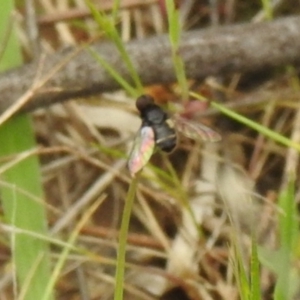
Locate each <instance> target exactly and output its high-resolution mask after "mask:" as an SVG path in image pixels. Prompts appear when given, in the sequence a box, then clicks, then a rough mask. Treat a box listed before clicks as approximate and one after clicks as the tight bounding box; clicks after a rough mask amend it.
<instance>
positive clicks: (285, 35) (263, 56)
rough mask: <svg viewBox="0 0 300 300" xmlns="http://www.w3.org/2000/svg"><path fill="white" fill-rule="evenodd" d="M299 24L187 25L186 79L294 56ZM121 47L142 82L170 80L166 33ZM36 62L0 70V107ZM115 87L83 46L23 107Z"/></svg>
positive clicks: (109, 50) (106, 50)
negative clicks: (194, 28)
mask: <svg viewBox="0 0 300 300" xmlns="http://www.w3.org/2000/svg"><path fill="white" fill-rule="evenodd" d="M299 28H300V17H287V18H282V19H278V20H275V21H273V22H265V23H259V24H242V25H233V26H224V27H222V28H221V27H218V28H214V29H211V28H210V29H204V30H199V31H191V32H186V33H184V34H183V35H182V39H181V46H180V49H179V52H180V55H181V56H182V59H183V61H184V63H185V68H186V74H187V76H188V78H191V79H197V80H199V79H204V78H205V77H207V76H210V75H213V76H216V75H225V74H232V73H234V72H254V71H260V70H265V69H269V68H274V67H278V66H283V65H287V64H293V63H299V62H300V30H299ZM93 48H94V50H95V51H97V52H98V53H99V54H100V55H101V56H102V57H103V59H104V60H105V61H106V62H107V63H109V64H110V65H111V66H112V67H113V68H114V69H115V70H116V71H118V72H119V73H120V74H121V76H122V77H123V78H124V79H125V80H127V81H129V82H132V80H131V78H130V75H129V72H128V70H127V68H126V66H125V64H124V62H123V60H122V58H121V56H120V54H119V53H118V51H117V49H116V47H115V46H114V45H112V44H111V43H98V44H95V45H94V46H93ZM126 49H127V51H128V53H129V55H130V56H131V59H132V62H133V65H134V67H135V68H136V70H137V72H138V74H139V76H140V78H141V80H142V82H143V83H144V84H145V85H149V84H155V83H171V82H174V81H175V80H176V78H175V72H174V66H173V63H172V58H171V55H170V54H171V48H170V43H169V37H168V36H167V35H162V36H156V37H153V38H147V39H141V40H135V41H132V42H129V43H127V44H126ZM72 51H74V49H73V48H72V49H69V50H68V49H67V50H63V51H60V52H57V53H56V54H54V55H52V56H49V57H48V58H47V59H46V61H45V64H44V66H43V72H44V73H43V75H45V74H47V73H48V72H49V70H50V69H51V68H53V65H56V64H57V63H58V62H60V61H63V60H64V58H65V56H66V55H68V54H69V53H70V52H72ZM36 68H37V63H32V64H28V65H26V66H23V67H21V68H18V69H15V70H12V71H10V72H6V73H3V74H1V76H0V91H1V99H0V112H3V111H4V110H5V109H7V107H9V106H10V105H12V103H14V102H15V101H16V99H18V98H19V97H21V95H22V94H24V92H26V91H27V90H28V89H29V88H30V87H31V86H32V81H33V78H34V76H35V72H36ZM119 88H120V86H119V84H118V83H117V82H116V81H115V80H114V79H113V78H112V77H111V76H109V74H108V73H107V71H106V70H104V69H103V68H102V67H101V66H100V65H99V64H97V62H95V59H94V58H93V57H92V56H91V54H90V51H89V50H88V49H83V50H82V51H79V53H78V55H77V56H76V57H74V58H73V59H72V60H70V61H69V62H68V63H67V64H65V66H64V68H61V69H60V71H59V72H58V73H56V74H55V76H53V77H52V78H50V80H48V82H47V84H46V85H45V86H44V89H39V92H38V93H36V94H35V95H34V96H33V97H32V99H31V101H30V103H28V104H27V105H26V107H25V108H26V109H27V110H28V109H33V108H36V107H41V106H46V105H50V104H53V103H55V102H61V101H64V100H68V99H76V98H80V97H87V96H90V95H95V94H97V93H102V92H108V91H112V90H116V89H119Z"/></svg>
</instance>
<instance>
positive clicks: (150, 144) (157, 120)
mask: <svg viewBox="0 0 300 300" xmlns="http://www.w3.org/2000/svg"><path fill="white" fill-rule="evenodd" d="M136 107H137V109H138V111H139V112H140V117H141V119H142V125H141V128H140V130H139V131H138V133H137V136H136V138H135V141H134V145H133V148H132V150H131V153H130V155H129V159H128V169H129V171H130V174H131V176H134V175H135V174H136V173H137V172H139V171H140V170H141V169H142V168H143V167H144V166H145V165H146V164H147V162H148V161H149V159H150V158H151V156H152V154H153V152H154V148H155V146H157V147H158V148H160V149H161V150H162V151H165V152H168V153H170V152H172V151H173V150H174V149H175V147H176V144H177V139H178V138H177V131H179V132H182V133H183V134H184V135H185V136H187V137H188V138H191V139H195V140H197V139H198V140H199V139H201V140H203V141H210V142H216V141H219V140H220V139H221V136H220V135H219V134H218V133H217V132H215V131H214V130H212V129H210V128H209V127H206V126H205V125H203V124H201V123H197V122H193V121H190V120H188V119H186V118H183V117H180V116H174V117H173V118H172V119H171V118H170V117H169V115H168V114H167V113H166V112H165V111H164V110H163V109H162V108H161V107H159V106H158V105H156V104H155V103H154V99H153V98H152V97H151V96H149V95H142V96H140V97H139V98H138V99H137V100H136ZM173 119H174V121H173Z"/></svg>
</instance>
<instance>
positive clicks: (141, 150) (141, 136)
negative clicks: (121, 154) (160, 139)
mask: <svg viewBox="0 0 300 300" xmlns="http://www.w3.org/2000/svg"><path fill="white" fill-rule="evenodd" d="M154 147H155V138H154V131H153V129H152V128H151V127H150V126H142V127H141V128H140V130H139V131H138V133H137V135H136V137H135V140H134V143H133V147H132V150H131V152H130V155H129V159H128V163H127V167H128V170H129V172H130V174H131V176H132V177H134V176H135V174H136V173H138V172H139V171H140V170H141V169H142V168H143V167H144V166H145V165H146V164H147V162H148V161H149V159H150V158H151V156H152V154H153V151H154Z"/></svg>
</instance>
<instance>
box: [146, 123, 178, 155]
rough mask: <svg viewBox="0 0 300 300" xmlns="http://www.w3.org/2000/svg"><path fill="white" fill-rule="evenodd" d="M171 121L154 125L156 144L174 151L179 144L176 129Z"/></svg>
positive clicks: (165, 149) (164, 149)
mask: <svg viewBox="0 0 300 300" xmlns="http://www.w3.org/2000/svg"><path fill="white" fill-rule="evenodd" d="M168 121H169V120H168ZM169 123H171V121H170V122H164V123H163V124H160V125H156V126H153V127H152V128H153V130H154V135H155V144H156V146H157V147H159V148H160V149H161V150H162V151H165V152H171V151H173V150H174V148H175V147H176V144H177V135H176V131H175V129H174V127H173V125H171V124H169Z"/></svg>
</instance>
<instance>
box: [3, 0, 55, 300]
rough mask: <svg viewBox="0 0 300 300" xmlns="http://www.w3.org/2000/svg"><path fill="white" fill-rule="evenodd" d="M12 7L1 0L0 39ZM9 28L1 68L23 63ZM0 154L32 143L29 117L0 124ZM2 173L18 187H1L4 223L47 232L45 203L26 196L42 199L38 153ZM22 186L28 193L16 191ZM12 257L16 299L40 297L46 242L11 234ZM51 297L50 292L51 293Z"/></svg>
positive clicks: (47, 261)
mask: <svg viewBox="0 0 300 300" xmlns="http://www.w3.org/2000/svg"><path fill="white" fill-rule="evenodd" d="M13 8H14V2H13V1H8V0H7V1H3V2H2V3H1V10H0V31H1V32H0V36H1V38H0V40H1V41H3V36H4V35H5V31H6V30H7V28H8V27H9V25H8V24H11V22H10V21H9V18H10V16H11V12H12V11H13ZM13 34H14V31H13V30H12V31H11V35H10V38H9V40H8V43H7V45H5V47H6V48H5V50H4V52H3V55H2V57H1V64H0V66H1V71H3V70H5V69H8V68H12V67H15V66H17V65H19V64H21V63H22V58H21V51H20V48H19V45H18V41H17V39H16V38H15V36H14V35H13ZM0 140H1V146H0V157H4V156H7V155H11V154H16V153H20V152H22V151H25V150H28V149H31V148H33V147H35V140H34V133H33V130H32V126H31V122H30V117H29V116H27V115H22V116H17V117H14V118H13V119H11V120H9V121H8V122H6V123H5V124H3V125H2V126H0ZM0 175H1V180H3V181H5V182H7V183H9V184H11V185H13V186H16V187H17V189H13V188H3V187H2V189H1V199H2V205H3V210H4V215H5V220H6V222H7V223H9V224H11V225H12V226H13V227H16V228H20V229H25V230H28V231H31V232H35V233H38V234H41V235H47V226H46V212H45V207H44V206H43V205H41V204H40V203H38V202H36V201H33V199H32V198H31V197H30V196H28V195H29V194H33V195H35V196H36V197H38V198H40V199H43V198H44V197H43V190H42V185H41V177H40V172H39V163H38V159H37V157H34V156H31V157H28V158H26V159H25V160H23V161H21V162H19V163H18V164H17V165H15V166H13V167H11V168H10V169H9V170H7V171H5V172H4V173H3V174H0ZM18 189H22V190H24V191H26V192H28V194H27V195H26V194H23V193H19V192H18V191H17V190H18ZM11 243H12V259H13V265H14V271H15V274H16V277H17V281H16V282H17V283H18V287H15V288H14V291H15V296H16V297H17V296H18V292H19V293H20V294H19V299H25V300H27V299H28V300H31V299H41V298H42V295H43V293H44V289H45V286H46V285H47V281H48V279H49V276H50V258H49V248H48V243H47V242H45V241H44V240H41V239H37V238H35V237H32V236H29V235H22V234H18V233H14V234H13V235H12V240H11ZM51 299H53V295H52V293H51Z"/></svg>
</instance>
